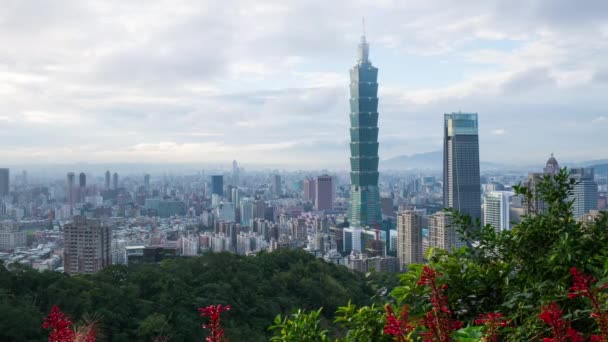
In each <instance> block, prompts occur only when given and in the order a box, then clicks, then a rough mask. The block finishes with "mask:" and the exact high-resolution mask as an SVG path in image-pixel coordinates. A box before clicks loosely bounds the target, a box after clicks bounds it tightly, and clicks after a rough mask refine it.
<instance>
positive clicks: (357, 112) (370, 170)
mask: <svg viewBox="0 0 608 342" xmlns="http://www.w3.org/2000/svg"><path fill="white" fill-rule="evenodd" d="M377 79H378V69H377V68H375V67H374V66H372V63H371V62H370V60H369V45H368V44H367V41H366V40H365V35H363V36H361V43H360V44H359V56H358V61H357V65H355V66H354V67H353V68H352V69H351V70H350V125H351V128H350V139H351V143H350V155H351V157H350V167H351V172H350V179H351V196H350V203H349V207H348V217H349V221H350V225H351V227H365V226H371V225H374V224H376V223H379V222H380V221H381V220H382V214H381V213H380V192H379V191H378V83H377ZM317 197H318V195H317Z"/></svg>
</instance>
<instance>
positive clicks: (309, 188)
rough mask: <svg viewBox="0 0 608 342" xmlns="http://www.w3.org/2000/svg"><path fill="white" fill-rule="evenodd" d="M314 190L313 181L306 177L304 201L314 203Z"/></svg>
mask: <svg viewBox="0 0 608 342" xmlns="http://www.w3.org/2000/svg"><path fill="white" fill-rule="evenodd" d="M315 190H316V189H315V179H314V178H308V177H307V178H306V179H305V180H304V200H305V201H310V202H314V201H315V197H316V193H315Z"/></svg>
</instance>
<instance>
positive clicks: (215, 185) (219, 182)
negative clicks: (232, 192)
mask: <svg viewBox="0 0 608 342" xmlns="http://www.w3.org/2000/svg"><path fill="white" fill-rule="evenodd" d="M211 194H215V195H218V196H220V197H222V196H224V176H222V175H214V176H211Z"/></svg>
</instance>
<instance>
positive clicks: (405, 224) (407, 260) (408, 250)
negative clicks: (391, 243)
mask: <svg viewBox="0 0 608 342" xmlns="http://www.w3.org/2000/svg"><path fill="white" fill-rule="evenodd" d="M425 221H426V217H425V212H424V211H423V210H404V211H402V212H399V213H398V214H397V258H398V259H399V265H400V267H401V268H403V266H404V265H409V264H419V263H422V262H423V261H424V255H423V254H422V227H423V226H424V225H425Z"/></svg>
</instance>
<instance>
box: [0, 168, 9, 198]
mask: <svg viewBox="0 0 608 342" xmlns="http://www.w3.org/2000/svg"><path fill="white" fill-rule="evenodd" d="M9 186H10V171H9V169H7V168H2V169H0V197H1V196H8V194H9V191H10V188H9Z"/></svg>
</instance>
